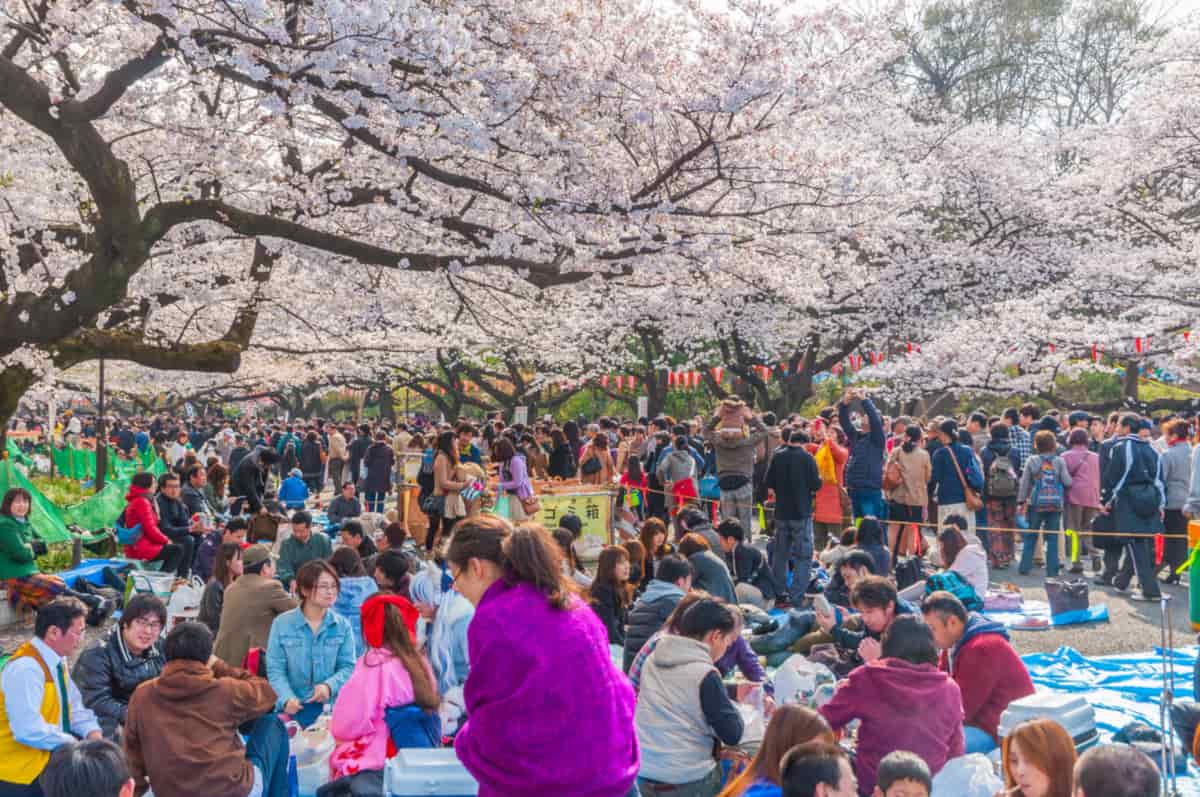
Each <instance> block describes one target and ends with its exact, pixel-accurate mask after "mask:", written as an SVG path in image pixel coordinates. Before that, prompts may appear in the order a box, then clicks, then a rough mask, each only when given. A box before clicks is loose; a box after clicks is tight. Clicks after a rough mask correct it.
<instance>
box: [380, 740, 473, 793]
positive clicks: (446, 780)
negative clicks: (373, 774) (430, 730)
mask: <svg viewBox="0 0 1200 797" xmlns="http://www.w3.org/2000/svg"><path fill="white" fill-rule="evenodd" d="M383 791H384V793H385V794H387V795H388V797H425V796H426V795H434V796H435V797H475V795H477V794H479V784H478V783H476V782H475V779H474V778H473V777H471V773H469V772H467V769H466V767H464V766H463V765H462V764H461V763H459V761H458V756H457V755H455V753H454V750H453V749H451V748H448V747H447V748H438V749H433V748H429V749H420V748H419V749H403V750H399V751H397V753H396V755H395V756H394V757H393V758H390V759H388V762H387V768H386V769H384V771H383Z"/></svg>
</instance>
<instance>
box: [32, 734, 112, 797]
mask: <svg viewBox="0 0 1200 797" xmlns="http://www.w3.org/2000/svg"><path fill="white" fill-rule="evenodd" d="M39 783H40V784H41V787H42V791H43V793H44V794H45V797H80V795H84V794H86V795H88V797H133V794H134V784H133V776H132V775H130V774H129V764H128V762H126V760H125V755H124V754H123V753H122V752H121V748H120V747H117V746H116V745H115V744H113V743H112V742H110V741H108V740H107V739H85V740H84V741H82V742H67V743H66V744H64V745H62V746H60V747H59V748H58V749H56V750H55V751H54V752H53V753H51V754H50V763H49V764H47V765H46V770H45V772H43V773H42V777H41V778H40V780H39Z"/></svg>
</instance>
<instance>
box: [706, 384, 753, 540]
mask: <svg viewBox="0 0 1200 797" xmlns="http://www.w3.org/2000/svg"><path fill="white" fill-rule="evenodd" d="M745 406H746V405H745V404H743V403H742V402H741V400H740V399H738V398H736V397H733V396H731V397H729V398H727V399H725V400H724V401H723V402H722V405H721V411H718V412H717V413H715V414H714V415H713V417H712V418H711V419H709V421H708V424H707V425H706V426H705V428H704V441H705V442H706V443H708V444H709V445H710V446H712V448H713V451H714V452H715V453H716V456H717V480H718V482H719V487H720V490H721V517H722V518H736V519H737V521H738V522H739V523H741V524H742V528H743V529H751V528H753V526H752V525H751V522H752V521H751V519H752V517H753V512H754V459H755V456H754V454H755V451H756V450H757V449H758V447H759V445H760V444H761V443H762V442H763V441H764V440H766V439H767V429H766V427H765V426H763V422H762V420H760V419H759V418H756V417H754V416H753V415H751V414H750V412H749V410H748V409H745V411H744V414H742V413H739V412H738V411H739V410H742V409H744V408H745ZM726 408H728V409H726ZM732 414H736V418H737V420H744V421H745V423H744V425H743V424H737V425H736V426H730V425H725V424H723V419H724V418H727V417H729V416H730V415H732ZM744 416H749V417H744Z"/></svg>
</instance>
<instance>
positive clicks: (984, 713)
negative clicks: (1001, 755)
mask: <svg viewBox="0 0 1200 797" xmlns="http://www.w3.org/2000/svg"><path fill="white" fill-rule="evenodd" d="M921 612H922V614H923V615H924V616H925V623H926V624H927V625H928V626H929V629H930V631H931V632H933V641H934V644H935V645H936V646H937V647H938V649H939V650H940V651H941V657H940V659H939V663H938V666H939V668H940V669H941V670H942V671H943V672H946V673H949V675H950V677H951V678H953V679H954V682H955V683H956V684H958V689H959V691H960V692H961V693H962V704H963V715H964V717H963V725H964V727H963V736H964V742H965V745H966V752H967V753H990V752H991V751H992V750H995V749H996V747H997V746H998V745H999V741H1000V735H999V727H1000V715H1001V714H1003V713H1004V710H1005V709H1006V708H1008V705H1009V703H1012V702H1013V701H1014V700H1019V699H1020V698H1023V697H1028V696H1029V695H1032V694H1033V693H1034V688H1033V681H1032V680H1031V679H1030V677H1029V670H1028V669H1026V667H1025V662H1023V661H1021V657H1020V656H1018V655H1017V652H1016V651H1015V650H1013V647H1012V644H1011V643H1010V642H1009V641H1008V632H1007V631H1006V630H1005V629H1004V626H1002V625H1000V624H999V623H996V622H994V621H992V620H989V619H988V618H987V617H985V616H983V615H981V614H976V613H975V612H967V610H966V608H965V607H964V606H963V605H962V602H961V601H959V600H958V598H956V597H954V596H953V595H951V594H950V593H949V592H934V593H931V594H930V595H929V596H928V597H926V598H925V600H924V602H923V603H922V604H921Z"/></svg>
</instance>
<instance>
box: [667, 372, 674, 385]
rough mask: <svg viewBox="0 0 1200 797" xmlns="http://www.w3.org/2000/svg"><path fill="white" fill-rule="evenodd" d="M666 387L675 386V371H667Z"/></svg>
mask: <svg viewBox="0 0 1200 797" xmlns="http://www.w3.org/2000/svg"><path fill="white" fill-rule="evenodd" d="M667 387H675V372H674V371H667Z"/></svg>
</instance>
